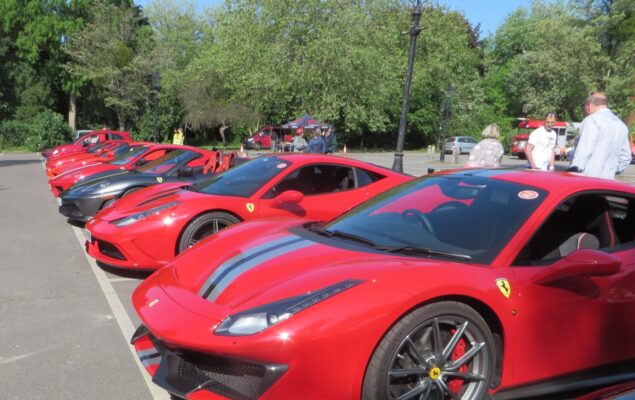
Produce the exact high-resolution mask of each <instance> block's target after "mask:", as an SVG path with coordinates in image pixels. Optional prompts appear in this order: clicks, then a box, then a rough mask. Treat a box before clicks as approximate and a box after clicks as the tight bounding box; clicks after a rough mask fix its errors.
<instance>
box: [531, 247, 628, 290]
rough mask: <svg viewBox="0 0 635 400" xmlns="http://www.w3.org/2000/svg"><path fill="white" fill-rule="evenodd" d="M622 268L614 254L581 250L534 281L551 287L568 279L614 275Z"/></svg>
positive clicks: (557, 263)
mask: <svg viewBox="0 0 635 400" xmlns="http://www.w3.org/2000/svg"><path fill="white" fill-rule="evenodd" d="M621 267H622V261H621V260H620V259H619V258H617V257H616V256H614V255H613V254H609V253H605V252H603V251H599V250H591V249H580V250H575V251H573V252H571V253H570V254H569V255H567V256H565V257H563V258H561V259H560V260H558V261H556V262H555V263H553V264H552V265H551V266H549V267H548V268H547V269H546V270H545V271H544V272H543V273H541V274H538V275H537V276H536V277H535V278H534V280H533V281H534V283H536V284H538V285H545V286H550V285H552V284H555V283H557V282H560V281H562V280H565V279H568V278H576V277H586V278H590V277H593V276H607V275H613V274H615V273H617V272H619V271H620V269H621Z"/></svg>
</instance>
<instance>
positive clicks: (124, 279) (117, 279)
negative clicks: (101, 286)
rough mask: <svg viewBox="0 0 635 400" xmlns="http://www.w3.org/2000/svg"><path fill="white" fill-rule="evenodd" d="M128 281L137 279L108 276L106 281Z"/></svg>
mask: <svg viewBox="0 0 635 400" xmlns="http://www.w3.org/2000/svg"><path fill="white" fill-rule="evenodd" d="M130 281H138V279H132V278H108V282H111V283H117V282H130Z"/></svg>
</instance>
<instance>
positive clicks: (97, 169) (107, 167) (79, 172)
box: [52, 163, 126, 181]
mask: <svg viewBox="0 0 635 400" xmlns="http://www.w3.org/2000/svg"><path fill="white" fill-rule="evenodd" d="M125 170H126V168H121V167H119V166H117V165H112V164H104V163H99V164H94V165H82V166H81V167H77V168H73V169H71V170H68V171H64V172H62V173H61V174H59V175H57V176H56V177H55V178H53V179H52V181H55V179H60V180H61V179H68V178H74V179H78V180H82V179H85V178H91V177H93V176H94V177H97V174H103V173H104V172H110V173H112V172H120V171H125ZM106 175H107V174H103V175H102V176H106Z"/></svg>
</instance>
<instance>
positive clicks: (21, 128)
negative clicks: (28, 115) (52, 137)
mask: <svg viewBox="0 0 635 400" xmlns="http://www.w3.org/2000/svg"><path fill="white" fill-rule="evenodd" d="M35 135H37V133H36V131H35V129H34V127H33V126H32V125H31V124H28V123H26V122H24V121H13V120H9V121H3V122H2V123H1V124H0V148H6V147H21V146H25V145H26V143H27V140H28V138H30V137H33V136H35Z"/></svg>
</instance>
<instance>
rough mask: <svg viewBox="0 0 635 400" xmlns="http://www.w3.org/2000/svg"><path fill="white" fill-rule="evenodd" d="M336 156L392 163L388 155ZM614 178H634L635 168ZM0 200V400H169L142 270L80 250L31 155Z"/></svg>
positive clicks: (1, 184)
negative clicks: (158, 371)
mask: <svg viewBox="0 0 635 400" xmlns="http://www.w3.org/2000/svg"><path fill="white" fill-rule="evenodd" d="M251 155H253V154H251ZM340 155H343V154H340ZM344 156H346V157H351V158H356V159H361V160H365V161H370V162H373V163H375V164H379V165H383V166H386V167H391V166H392V163H393V157H394V154H393V153H347V154H345V155H344ZM465 157H466V156H461V159H460V160H459V163H453V162H452V161H453V160H452V157H451V156H447V157H446V162H445V163H441V162H439V161H438V154H437V155H436V156H434V157H430V158H429V157H428V156H427V154H424V153H422V152H406V154H405V156H404V171H405V172H407V173H410V174H413V175H421V174H425V173H427V171H428V169H435V170H441V169H448V168H456V167H459V166H460V165H461V163H462V162H463V161H464V159H465ZM503 164H504V165H506V166H522V165H523V164H524V161H522V160H517V159H515V158H505V160H504V162H503ZM558 168H559V169H564V168H566V163H564V162H562V163H559V165H558ZM619 179H620V180H624V181H626V182H629V183H633V184H635V166H633V165H631V166H630V167H629V168H628V169H627V170H626V171H625V172H624V173H623V174H622V175H621V176H620V177H619ZM0 204H1V205H2V207H1V211H0V226H1V227H2V231H1V233H0V249H1V250H0V259H1V260H2V262H1V263H0V399H3V400H18V399H19V400H22V399H31V400H35V399H48V400H54V399H65V400H66V399H126V400H128V399H142V400H149V399H168V398H169V396H167V394H166V393H165V392H163V391H162V390H160V389H159V388H158V387H156V386H155V385H154V384H152V382H150V380H149V377H148V375H147V374H146V373H145V370H143V368H142V367H141V365H140V363H139V362H138V361H137V358H136V356H134V355H133V352H132V349H131V346H130V345H129V339H130V337H131V335H132V333H133V331H134V329H135V328H136V327H137V325H138V324H139V320H138V318H137V317H136V314H135V313H134V310H133V309H132V306H131V303H130V295H131V293H132V291H133V290H134V288H135V287H136V285H137V284H138V283H139V282H140V280H141V279H143V278H144V276H145V275H136V274H127V275H126V274H121V273H117V272H116V271H112V270H108V269H104V268H101V267H100V266H98V265H96V264H95V262H94V261H93V260H92V259H90V258H89V257H87V256H86V254H85V251H84V248H83V242H84V240H85V236H84V235H85V233H84V230H83V229H82V228H80V227H76V226H72V225H69V224H68V223H67V222H66V219H65V218H63V217H62V216H61V215H60V214H59V213H58V211H57V205H56V202H55V199H54V197H53V196H52V195H51V193H50V191H49V188H48V185H47V179H46V175H45V173H44V170H43V168H42V163H41V159H40V156H39V154H36V153H9V154H0Z"/></svg>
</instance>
